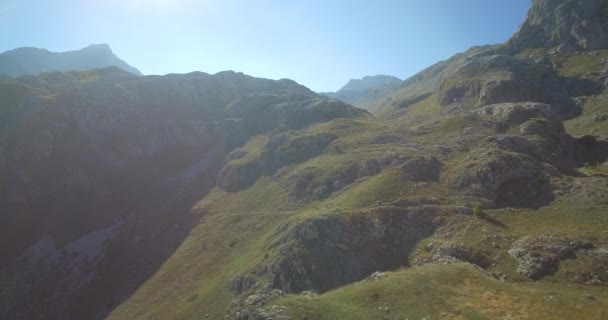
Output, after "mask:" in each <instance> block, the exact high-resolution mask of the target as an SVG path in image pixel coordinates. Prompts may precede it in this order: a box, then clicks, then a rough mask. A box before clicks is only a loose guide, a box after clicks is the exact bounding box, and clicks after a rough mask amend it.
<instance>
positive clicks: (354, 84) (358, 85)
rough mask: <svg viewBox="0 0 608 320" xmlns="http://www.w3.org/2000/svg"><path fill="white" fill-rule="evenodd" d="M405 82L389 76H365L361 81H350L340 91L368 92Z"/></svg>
mask: <svg viewBox="0 0 608 320" xmlns="http://www.w3.org/2000/svg"><path fill="white" fill-rule="evenodd" d="M401 82H403V80H401V79H399V78H397V77H394V76H388V75H383V74H379V75H375V76H365V77H363V78H361V79H350V80H349V81H348V83H347V84H346V85H345V86H344V87H342V88H341V89H340V91H366V90H369V89H373V88H377V87H382V86H385V85H390V84H401Z"/></svg>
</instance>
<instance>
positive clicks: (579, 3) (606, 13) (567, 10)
mask: <svg viewBox="0 0 608 320" xmlns="http://www.w3.org/2000/svg"><path fill="white" fill-rule="evenodd" d="M507 46H508V48H509V50H510V51H511V52H520V51H521V50H523V49H526V48H553V47H556V48H557V49H558V51H559V52H563V53H566V52H572V51H576V50H595V49H603V48H608V1H605V0H533V1H532V6H531V7H530V10H529V11H528V14H527V16H526V18H525V20H524V22H523V23H522V24H521V25H520V26H519V28H518V30H517V31H516V32H515V34H514V35H513V36H512V37H511V39H509V41H508V42H507Z"/></svg>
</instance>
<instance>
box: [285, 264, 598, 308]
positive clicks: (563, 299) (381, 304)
mask: <svg viewBox="0 0 608 320" xmlns="http://www.w3.org/2000/svg"><path fill="white" fill-rule="evenodd" d="M585 294H591V295H592V296H593V297H594V299H595V300H593V299H589V298H586V297H585ZM607 302H608V292H606V290H601V289H600V288H588V287H581V286H577V287H572V288H564V287H559V286H556V285H552V284H548V283H531V284H524V285H516V284H509V283H504V282H500V281H498V280H495V279H493V278H491V277H489V276H488V275H487V274H486V273H485V272H483V271H481V270H479V269H478V268H476V267H474V266H472V265H468V264H453V265H426V266H422V267H416V268H412V269H404V270H400V271H397V272H390V273H388V276H387V277H386V278H383V279H381V280H377V281H367V282H360V283H355V284H351V285H348V286H345V287H343V288H341V289H339V290H335V291H333V292H329V293H326V294H324V295H321V296H318V297H312V298H311V297H306V296H287V297H284V298H281V299H279V300H277V301H275V303H276V304H278V305H284V306H288V307H289V309H288V310H289V313H290V314H289V315H290V316H292V317H293V318H294V319H335V320H338V319H340V320H342V319H353V320H355V319H480V320H481V319H488V320H489V319H605V317H606V316H608V307H606V303H607Z"/></svg>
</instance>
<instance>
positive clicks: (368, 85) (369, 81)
mask: <svg viewBox="0 0 608 320" xmlns="http://www.w3.org/2000/svg"><path fill="white" fill-rule="evenodd" d="M402 83H403V80H401V79H399V78H397V77H393V76H387V75H375V76H366V77H363V78H362V79H351V80H350V81H348V83H347V84H346V85H344V87H342V88H341V89H340V90H338V91H336V92H323V93H321V94H322V95H324V96H327V97H330V98H334V99H338V100H342V101H344V102H346V103H350V104H352V105H354V106H357V107H360V108H365V109H368V111H370V112H374V111H376V110H377V108H376V107H374V106H375V105H374V104H373V103H372V102H373V101H375V100H376V99H378V98H379V97H382V96H384V95H386V94H387V93H388V92H391V91H393V90H396V89H398V88H400V87H401V84H402Z"/></svg>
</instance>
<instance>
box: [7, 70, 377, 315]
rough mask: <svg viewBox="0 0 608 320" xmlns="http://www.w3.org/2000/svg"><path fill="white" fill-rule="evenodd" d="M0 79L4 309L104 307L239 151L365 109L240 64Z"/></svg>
mask: <svg viewBox="0 0 608 320" xmlns="http://www.w3.org/2000/svg"><path fill="white" fill-rule="evenodd" d="M0 91H1V92H2V93H3V96H4V97H5V99H3V101H2V109H1V110H2V114H3V116H2V121H1V122H0V132H1V139H0V150H1V152H0V154H1V155H2V156H1V158H0V174H1V177H2V178H1V179H0V180H1V181H2V182H1V183H0V190H2V192H1V193H0V194H1V196H0V208H1V209H0V211H2V213H3V214H2V215H1V216H0V226H1V227H0V229H1V230H0V234H1V236H0V237H1V238H2V239H1V240H0V242H1V243H2V244H1V245H0V262H1V263H0V268H1V269H0V279H1V280H2V284H3V289H2V292H1V293H2V299H1V300H2V301H4V302H6V303H3V304H2V305H3V307H2V309H0V315H2V316H1V317H2V318H12V319H48V318H59V317H60V315H66V314H67V315H69V316H68V318H72V317H77V318H91V317H94V316H102V315H103V314H104V313H105V312H107V310H106V307H107V308H112V307H113V306H114V305H115V304H116V303H118V302H119V301H120V300H121V299H123V297H124V296H128V294H129V292H130V291H131V290H134V289H135V288H137V286H138V285H139V284H141V283H142V282H143V281H145V279H146V277H148V276H149V275H150V274H151V273H152V272H154V270H155V268H156V267H157V266H158V265H159V264H160V263H162V262H163V261H164V259H166V257H167V256H168V255H169V254H171V252H172V251H173V250H175V248H176V246H178V245H179V244H180V242H181V241H182V240H183V238H184V237H185V236H186V235H187V233H188V231H189V228H190V226H191V223H192V218H191V217H190V216H188V211H189V209H190V208H191V207H192V205H193V204H194V202H195V201H196V200H197V199H199V198H200V197H202V196H204V195H205V194H206V193H207V192H208V191H209V190H210V189H211V188H213V187H214V186H215V181H216V176H217V174H218V171H219V169H220V168H221V166H222V162H223V161H224V158H225V156H226V155H227V154H228V152H229V151H230V150H232V149H234V148H235V147H237V146H239V145H242V144H243V143H244V142H245V141H247V140H248V139H249V137H251V136H254V135H257V134H263V133H266V132H272V131H273V130H276V131H277V132H279V131H289V130H290V129H297V128H301V127H305V126H309V125H310V124H313V123H318V122H324V121H328V120H330V119H333V118H337V117H362V116H363V117H364V116H365V115H366V113H365V112H363V111H361V110H359V109H355V108H353V107H351V106H348V105H346V104H344V103H341V102H339V101H335V100H329V99H326V98H322V97H319V96H317V95H316V94H314V93H312V92H311V91H310V90H308V89H306V88H305V87H303V86H300V85H298V84H296V83H295V82H293V81H290V80H280V81H272V80H266V79H256V78H253V77H249V76H246V75H243V74H237V73H234V72H222V73H218V74H216V75H208V74H204V73H191V74H187V75H171V76H164V77H136V76H134V75H132V74H130V73H127V72H124V71H122V70H120V69H118V68H108V69H99V70H93V71H82V72H70V73H58V72H55V73H43V74H41V75H39V76H25V77H21V78H18V79H11V78H6V79H3V80H2V82H1V83H0ZM25 301H30V302H29V303H24V302H25Z"/></svg>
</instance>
